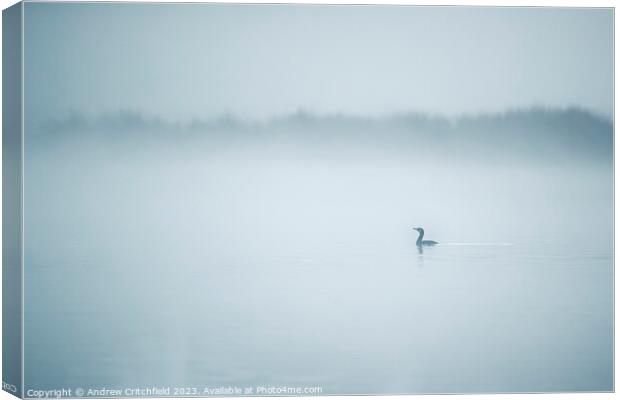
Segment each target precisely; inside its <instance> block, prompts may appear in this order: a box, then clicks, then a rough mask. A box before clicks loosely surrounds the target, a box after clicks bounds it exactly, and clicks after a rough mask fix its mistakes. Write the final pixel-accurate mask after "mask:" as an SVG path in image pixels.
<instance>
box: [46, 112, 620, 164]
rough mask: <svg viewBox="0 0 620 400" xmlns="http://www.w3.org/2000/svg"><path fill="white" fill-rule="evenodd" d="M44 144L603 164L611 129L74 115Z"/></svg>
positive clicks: (492, 119)
mask: <svg viewBox="0 0 620 400" xmlns="http://www.w3.org/2000/svg"><path fill="white" fill-rule="evenodd" d="M41 128H42V129H41V130H40V132H41V133H42V134H43V136H44V138H43V137H40V139H41V140H42V141H43V142H49V140H62V139H61V138H62V137H73V138H75V136H74V135H76V134H77V135H85V136H88V135H90V134H96V135H97V136H99V137H103V138H110V139H114V140H115V141H120V142H122V141H123V138H126V139H129V138H131V141H132V142H134V143H135V141H136V140H138V141H140V138H142V139H148V140H158V139H162V140H170V139H181V141H182V142H187V140H189V141H197V142H204V143H210V144H214V143H219V144H222V143H225V142H226V141H233V142H236V143H244V142H247V143H253V144H261V143H262V144H266V145H269V144H273V143H277V144H290V145H294V146H297V147H298V146H299V145H303V146H312V147H315V146H330V147H332V148H337V149H342V148H353V149H361V148H374V149H383V150H389V149H392V150H398V151H408V150H409V151H411V150H414V151H416V152H417V153H418V154H421V153H424V154H429V155H435V154H436V153H438V152H439V153H442V154H443V155H448V156H462V155H473V156H476V157H480V156H486V157H490V158H502V157H506V156H511V157H513V158H514V157H515V156H516V157H518V158H523V157H526V158H531V157H536V158H549V159H550V160H553V159H556V158H558V157H562V158H564V159H566V157H575V158H576V159H584V158H586V159H590V160H596V161H603V162H610V161H611V159H612V157H613V123H612V121H610V120H609V119H606V118H604V117H602V116H599V115H596V114H593V113H591V112H589V111H587V110H584V109H581V108H563V109H557V108H540V107H534V108H529V109H522V110H510V111H506V112H501V113H482V114H476V115H464V116H460V117H455V118H448V117H445V116H441V115H432V114H427V113H420V112H410V113H401V114H394V115H390V116H385V117H375V118H370V117H368V118H366V117H359V116H351V115H344V114H330V115H319V114H313V113H309V112H304V111H298V112H296V113H292V114H289V115H284V116H280V117H276V118H272V119H269V120H265V121H247V120H243V119H239V118H236V117H234V116H231V115H225V116H221V117H218V118H214V119H210V120H198V119H197V120H193V121H191V122H189V123H179V122H169V121H165V120H163V119H158V118H150V117H147V116H145V115H143V114H141V113H136V112H127V111H120V112H117V113H112V114H105V115H101V116H98V117H95V118H87V117H85V116H83V115H79V114H73V115H70V116H68V117H66V118H61V119H55V120H50V121H47V122H46V123H45V124H43V125H42V126H41Z"/></svg>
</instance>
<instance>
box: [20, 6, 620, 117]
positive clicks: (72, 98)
mask: <svg viewBox="0 0 620 400" xmlns="http://www.w3.org/2000/svg"><path fill="white" fill-rule="evenodd" d="M25 17H26V23H25V38H26V74H27V80H26V93H27V97H26V101H27V112H28V114H29V116H30V117H29V118H36V117H39V116H49V115H50V114H56V113H65V112H67V111H86V112H90V113H94V114H98V113H101V112H113V111H117V110H118V109H130V110H134V111H139V112H145V113H149V114H154V115H159V116H161V117H164V118H171V119H189V118H196V117H212V116H214V115H219V114H222V113H227V112H228V113H233V114H237V115H241V116H249V117H255V118H260V117H262V118H266V117H271V116H273V115H278V114H285V113H289V112H292V111H295V110H296V109H297V108H302V109H306V110H309V111H313V112H320V113H323V112H342V113H346V114H357V115H383V114H386V113H393V112H399V111H410V110H420V111H425V112H434V113H444V114H461V113H471V112H480V111H502V110H504V109H507V108H512V107H524V106H530V105H532V104H537V105H542V106H581V107H585V108H587V109H590V110H593V111H595V112H597V113H602V114H604V115H606V116H610V115H611V113H612V103H613V87H612V82H613V13H612V10H611V9H587V8H582V9H576V8H500V7H487V8H485V7H407V6H391V7H390V6H317V5H232V4H227V5H226V4H222V5H204V4H196V5H183V4H178V5H174V4H150V5H144V4H130V3H126V4H113V5H111V4H96V3H91V4H48V3H28V4H26V8H25Z"/></svg>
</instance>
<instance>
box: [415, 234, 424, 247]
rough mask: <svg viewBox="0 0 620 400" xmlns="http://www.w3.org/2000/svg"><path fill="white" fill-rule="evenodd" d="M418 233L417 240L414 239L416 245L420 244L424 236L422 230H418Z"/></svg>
mask: <svg viewBox="0 0 620 400" xmlns="http://www.w3.org/2000/svg"><path fill="white" fill-rule="evenodd" d="M418 233H419V234H420V236H418V240H416V242H415V243H416V244H417V245H420V244H422V238H423V237H424V231H419V232H418Z"/></svg>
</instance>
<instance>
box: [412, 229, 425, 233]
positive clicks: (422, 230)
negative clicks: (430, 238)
mask: <svg viewBox="0 0 620 400" xmlns="http://www.w3.org/2000/svg"><path fill="white" fill-rule="evenodd" d="M413 230H414V231H418V232H420V233H422V232H424V229H422V228H413Z"/></svg>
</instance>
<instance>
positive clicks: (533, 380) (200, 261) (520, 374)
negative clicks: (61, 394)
mask: <svg viewBox="0 0 620 400" xmlns="http://www.w3.org/2000/svg"><path fill="white" fill-rule="evenodd" d="M101 151H102V152H103V150H101ZM93 154H95V153H90V154H87V155H86V156H85V155H83V154H82V155H76V154H67V155H65V156H64V157H59V156H58V154H54V153H53V152H51V153H49V154H37V155H33V156H32V158H31V159H30V163H29V164H27V170H26V196H27V197H26V304H25V309H26V315H25V324H26V337H25V339H26V360H25V370H26V386H27V389H28V388H32V389H55V388H61V387H71V388H75V387H82V388H86V389H87V388H95V389H101V388H108V389H115V388H116V389H124V388H126V387H147V386H153V385H155V386H160V387H161V386H171V387H190V388H191V387H195V388H197V389H198V390H199V392H200V394H202V390H203V389H204V388H205V387H206V386H208V387H219V386H228V385H233V386H240V387H247V386H254V387H256V386H272V385H275V386H281V385H285V386H300V387H310V386H312V387H314V386H320V387H322V388H323V389H322V390H323V394H387V393H461V392H541V391H542V392H544V391H610V390H612V389H613V386H612V384H613V380H612V378H613V377H612V374H613V371H612V367H613V365H612V361H613V360H612V346H613V319H612V318H613V315H612V312H613V244H612V187H611V186H612V185H611V168H603V167H600V166H574V165H573V166H568V165H561V166H549V165H548V166H528V167H525V166H516V165H503V166H488V165H484V164H482V163H479V164H467V165H460V164H459V165H455V164H450V163H443V164H441V165H439V164H437V165H434V166H431V167H429V166H428V164H427V165H424V164H420V163H418V162H416V161H403V160H392V159H382V158H380V157H375V158H370V159H366V160H364V161H363V162H362V161H360V160H357V161H356V160H353V161H347V162H333V161H325V160H322V159H317V158H308V159H295V158H287V159H281V158H277V157H276V158H274V157H268V156H264V157H262V156H261V157H256V156H254V157H246V156H238V155H235V156H227V155H223V156H221V157H220V158H208V159H204V158H201V157H198V156H195V157H191V156H187V157H170V158H168V159H165V160H161V159H157V158H156V157H155V156H154V155H149V154H144V155H143V156H142V157H138V158H136V157H123V156H116V158H113V159H112V160H110V159H109V158H108V159H105V160H104V158H103V157H101V158H98V157H96V155H97V154H100V153H96V154H95V156H93ZM253 154H254V153H253ZM52 159H53V163H50V160H52ZM50 165H51V167H50ZM76 166H78V167H76ZM413 226H423V227H424V228H425V229H426V232H427V235H426V238H428V239H432V240H437V241H439V242H440V245H438V246H435V247H432V248H425V249H424V250H423V252H422V251H420V250H419V249H418V248H416V246H415V239H416V237H417V233H415V232H414V231H412V229H411V228H412V227H413Z"/></svg>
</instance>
